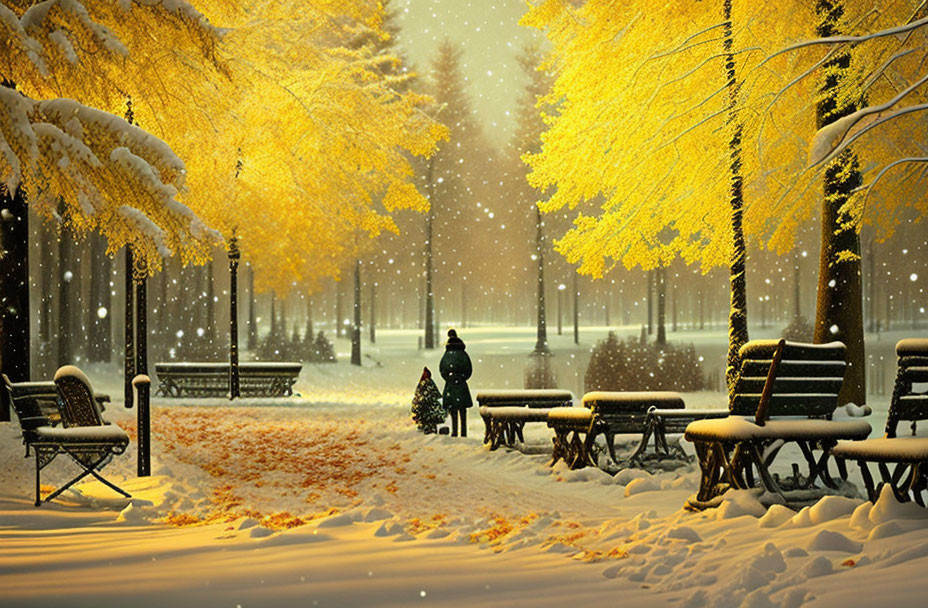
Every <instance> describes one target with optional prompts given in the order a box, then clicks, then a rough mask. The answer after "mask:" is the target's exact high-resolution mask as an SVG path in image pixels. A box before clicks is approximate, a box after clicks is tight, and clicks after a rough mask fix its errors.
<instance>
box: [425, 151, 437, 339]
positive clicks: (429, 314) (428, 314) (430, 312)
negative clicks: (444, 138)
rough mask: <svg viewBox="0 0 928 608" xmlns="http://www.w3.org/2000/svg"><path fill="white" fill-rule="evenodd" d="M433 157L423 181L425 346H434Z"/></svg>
mask: <svg viewBox="0 0 928 608" xmlns="http://www.w3.org/2000/svg"><path fill="white" fill-rule="evenodd" d="M434 166H435V157H434V156H432V157H431V158H430V159H429V166H428V173H427V175H426V178H425V180H426V181H425V183H426V185H427V186H428V189H429V211H428V214H427V215H426V216H425V348H427V349H433V348H435V294H434V292H433V290H432V237H433V236H434V234H433V224H434V222H435V184H434V183H432V177H433V170H434Z"/></svg>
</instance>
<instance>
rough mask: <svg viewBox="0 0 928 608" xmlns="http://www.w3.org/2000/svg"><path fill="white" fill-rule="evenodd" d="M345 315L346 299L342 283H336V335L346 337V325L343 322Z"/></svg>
mask: <svg viewBox="0 0 928 608" xmlns="http://www.w3.org/2000/svg"><path fill="white" fill-rule="evenodd" d="M344 315H345V298H344V294H343V293H342V283H341V281H338V282H336V283H335V335H336V336H344V335H345V324H344V323H343V322H342V321H343V320H344Z"/></svg>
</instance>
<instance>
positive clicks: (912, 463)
mask: <svg viewBox="0 0 928 608" xmlns="http://www.w3.org/2000/svg"><path fill="white" fill-rule="evenodd" d="M896 356H897V357H898V360H899V361H898V369H897V372H896V384H895V386H894V388H893V396H892V401H891V402H890V404H889V415H888V417H887V420H886V433H885V435H884V436H883V437H877V438H873V439H866V440H864V441H839V442H838V445H837V446H835V447H834V448H833V449H832V451H831V453H832V455H833V456H834V457H835V458H836V459H839V462H840V461H841V460H854V461H856V462H857V464H858V465H859V466H860V473H861V476H862V477H863V481H864V485H865V486H866V488H867V496H868V498H869V499H870V500H871V501H872V502H876V500H877V498H878V497H879V495H880V490H881V489H882V486H883V485H884V484H888V485H889V487H890V488H892V490H893V493H894V494H895V495H896V498H897V499H898V500H899V501H900V502H905V501H908V500H912V499H914V500H915V502H916V503H918V504H919V505H921V506H925V498H924V497H923V495H922V494H923V492H925V491H926V490H928V437H916V436H915V432H916V430H917V429H916V425H917V423H918V421H919V420H926V419H928V394H926V390H925V383H928V339H911V338H910V339H907V340H900V341H899V342H898V343H897V344H896ZM915 384H922V385H923V386H922V387H921V389H920V390H918V391H916V390H915V387H914V385H915ZM903 420H905V421H908V422H911V423H912V426H911V431H912V434H911V436H908V437H906V436H902V437H899V436H898V435H897V427H898V426H899V423H900V422H902V421H903ZM870 463H875V464H876V465H877V468H878V469H879V471H880V477H881V478H882V481H881V483H880V484H879V485H875V484H874V482H873V475H872V473H871V472H870ZM890 465H894V466H893V469H892V470H890Z"/></svg>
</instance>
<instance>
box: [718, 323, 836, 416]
mask: <svg viewBox="0 0 928 608" xmlns="http://www.w3.org/2000/svg"><path fill="white" fill-rule="evenodd" d="M779 342H782V346H781V347H780V350H781V352H780V353H779V361H778V363H777V365H776V366H775V369H774V371H773V374H772V375H771V365H772V364H773V362H774V359H775V354H776V351H777V348H778V344H779ZM846 351H847V348H846V347H845V346H844V344H843V343H841V342H830V343H828V344H806V343H802V342H788V341H785V340H782V341H776V340H755V341H752V342H748V343H747V344H745V345H744V346H743V347H742V348H741V373H740V374H739V376H738V380H737V381H736V382H735V388H734V391H732V394H731V398H730V400H729V411H730V412H731V413H732V414H733V415H738V416H754V415H756V414H757V410H758V406H759V405H760V403H761V397H762V396H763V395H764V392H765V389H766V391H767V393H768V396H767V401H766V408H767V409H766V415H765V416H764V418H767V417H775V416H808V417H810V418H822V417H827V416H830V415H831V414H832V413H833V412H834V410H835V408H836V407H837V406H838V393H839V392H840V391H841V385H842V384H843V382H844V372H845V370H846V368H847V363H846V362H845V354H846ZM768 379H769V381H770V382H771V384H770V385H769V386H768Z"/></svg>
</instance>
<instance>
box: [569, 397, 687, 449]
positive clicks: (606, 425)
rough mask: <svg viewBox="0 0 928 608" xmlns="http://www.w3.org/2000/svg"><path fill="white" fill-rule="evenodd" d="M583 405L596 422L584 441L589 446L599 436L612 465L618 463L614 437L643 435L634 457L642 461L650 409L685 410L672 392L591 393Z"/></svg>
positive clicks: (584, 398)
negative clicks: (602, 437)
mask: <svg viewBox="0 0 928 608" xmlns="http://www.w3.org/2000/svg"><path fill="white" fill-rule="evenodd" d="M583 405H584V406H585V407H587V408H589V409H590V410H591V411H592V412H593V416H594V417H595V418H596V419H598V420H599V423H598V424H597V425H594V427H593V431H594V432H593V433H592V434H591V436H590V437H588V438H587V440H588V441H589V442H590V445H591V446H592V442H594V441H595V439H596V436H597V435H598V434H600V433H601V434H602V435H603V436H605V438H606V447H607V448H608V450H609V457H610V458H612V461H613V462H615V463H618V458H616V455H615V436H616V435H623V434H634V435H642V441H641V442H639V444H638V449H637V450H636V451H635V454H634V458H641V457H642V455H643V454H644V451H645V449H646V448H647V436H646V435H645V431H646V429H647V420H648V412H649V411H650V410H651V409H653V408H658V409H659V410H660V411H675V410H682V409H683V408H684V407H685V405H684V403H683V397H681V396H680V394H679V393H674V392H671V391H650V392H649V391H593V392H590V393H587V394H585V395H584V396H583ZM668 452H669V448H668Z"/></svg>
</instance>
